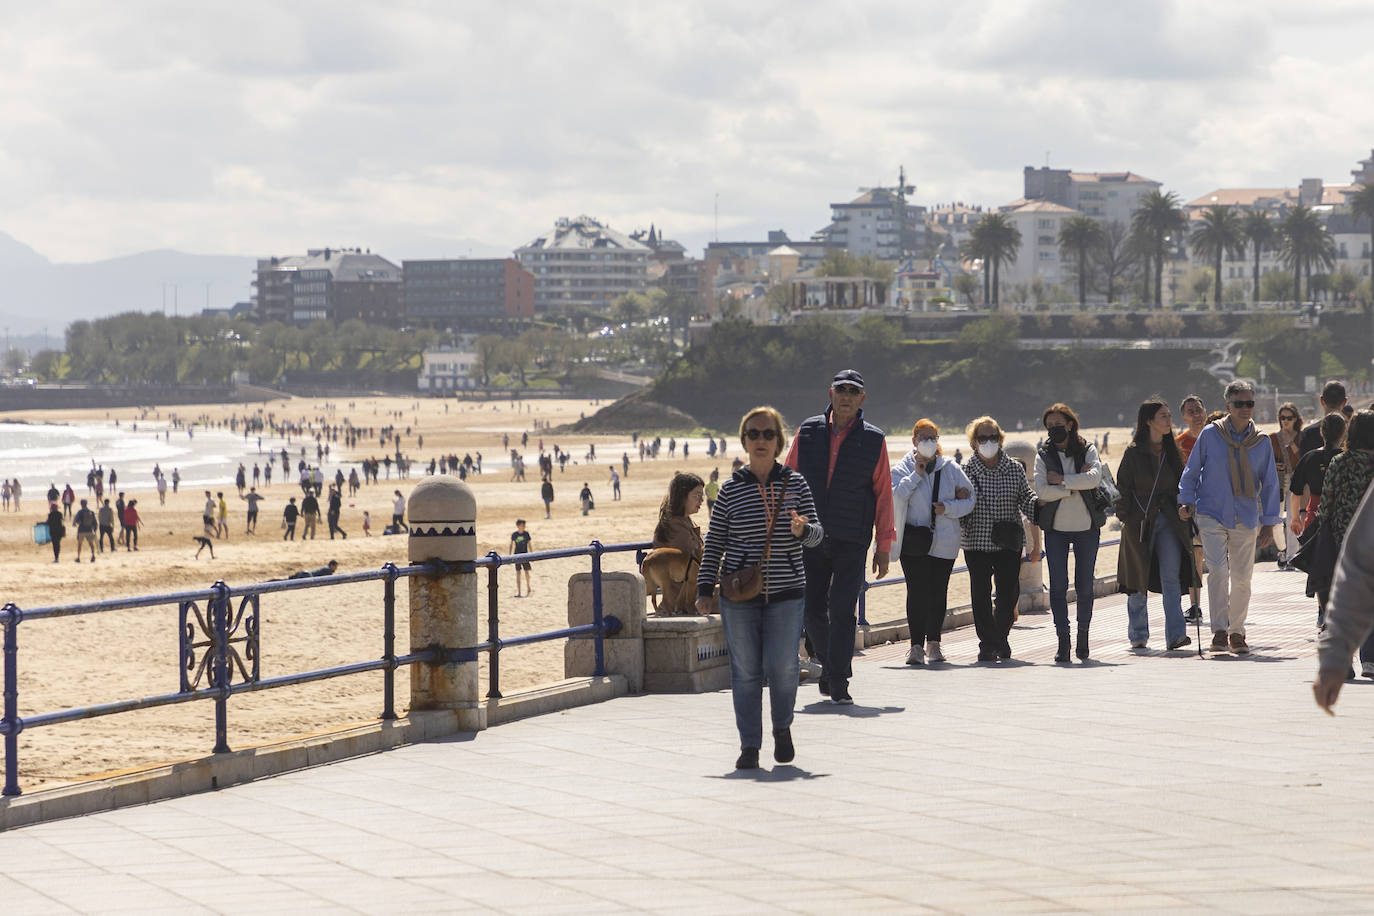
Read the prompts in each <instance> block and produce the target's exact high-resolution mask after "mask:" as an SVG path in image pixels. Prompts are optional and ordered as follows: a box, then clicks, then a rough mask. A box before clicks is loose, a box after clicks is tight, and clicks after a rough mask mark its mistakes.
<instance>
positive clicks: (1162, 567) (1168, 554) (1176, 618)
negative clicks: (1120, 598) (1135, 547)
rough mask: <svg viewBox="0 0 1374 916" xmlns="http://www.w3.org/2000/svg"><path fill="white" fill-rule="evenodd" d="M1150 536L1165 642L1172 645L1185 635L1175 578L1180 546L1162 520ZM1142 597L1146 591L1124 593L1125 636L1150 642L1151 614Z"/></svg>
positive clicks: (1168, 526) (1185, 630)
mask: <svg viewBox="0 0 1374 916" xmlns="http://www.w3.org/2000/svg"><path fill="white" fill-rule="evenodd" d="M1151 538H1152V539H1153V541H1154V544H1153V553H1154V559H1155V562H1156V563H1158V564H1159V586H1160V590H1161V591H1162V592H1163V593H1164V642H1165V644H1166V645H1173V644H1174V643H1175V642H1176V641H1178V640H1179V639H1182V638H1183V637H1184V636H1187V635H1188V625H1187V624H1186V623H1184V621H1183V586H1182V585H1181V584H1180V583H1179V581H1178V576H1179V568H1180V566H1181V565H1182V563H1183V545H1181V544H1180V543H1179V542H1178V537H1177V536H1175V535H1174V529H1173V526H1172V525H1170V524H1169V523H1168V521H1167V520H1165V519H1159V520H1157V521H1156V522H1155V525H1154V533H1153V534H1152V535H1151ZM1145 598H1146V593H1145V592H1136V593H1133V594H1130V595H1127V596H1126V619H1127V623H1126V638H1127V639H1129V640H1130V641H1131V642H1132V643H1138V642H1140V643H1143V642H1149V641H1150V615H1149V612H1148V611H1146V609H1145Z"/></svg>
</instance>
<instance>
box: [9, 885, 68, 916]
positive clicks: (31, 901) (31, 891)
mask: <svg viewBox="0 0 1374 916" xmlns="http://www.w3.org/2000/svg"><path fill="white" fill-rule="evenodd" d="M36 883H37V885H38V886H37V887H30V886H29V885H28V884H24V883H23V882H20V881H16V880H15V879H13V878H7V877H5V876H4V875H0V907H3V909H4V911H5V914H6V916H20V914H24V916H27V914H30V913H34V914H38V913H75V912H77V910H75V909H73V908H72V907H70V906H67V905H65V904H62V903H59V902H58V901H57V900H55V899H53V897H52V896H51V895H50V894H48V893H47V892H46V891H44V890H43V887H44V884H45V883H46V882H36Z"/></svg>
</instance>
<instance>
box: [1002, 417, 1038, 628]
mask: <svg viewBox="0 0 1374 916" xmlns="http://www.w3.org/2000/svg"><path fill="white" fill-rule="evenodd" d="M1004 450H1005V451H1006V453H1007V454H1008V455H1010V456H1011V457H1012V458H1015V459H1016V460H1017V461H1020V462H1021V463H1022V464H1024V465H1025V467H1026V482H1027V483H1029V484H1030V485H1031V488H1032V489H1034V488H1035V482H1034V479H1033V478H1034V476H1035V448H1034V446H1031V445H1028V444H1026V443H1025V442H1008V443H1007V444H1006V446H1005V449H1004ZM1024 527H1025V529H1026V554H1025V555H1029V556H1033V557H1035V559H1034V560H1032V561H1031V562H1030V563H1022V564H1021V609H1022V610H1023V611H1024V610H1034V609H1037V607H1044V606H1046V604H1045V602H1046V600H1047V598H1046V597H1045V564H1044V562H1043V561H1042V560H1041V559H1040V552H1041V551H1042V550H1043V549H1044V548H1043V535H1042V534H1041V532H1040V529H1039V528H1037V527H1036V526H1035V525H1033V524H1032V523H1030V522H1029V521H1027V522H1025V524H1024ZM1029 551H1034V553H1029ZM1028 596H1029V600H1028Z"/></svg>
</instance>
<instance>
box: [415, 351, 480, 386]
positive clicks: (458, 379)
mask: <svg viewBox="0 0 1374 916" xmlns="http://www.w3.org/2000/svg"><path fill="white" fill-rule="evenodd" d="M479 362H480V357H479V356H478V355H477V354H476V353H473V352H470V351H467V350H426V351H425V352H424V353H423V354H421V356H420V378H419V380H418V382H417V387H418V388H419V389H420V390H421V391H457V390H461V389H463V388H476V387H477V381H478V380H477V378H476V377H475V376H474V375H473V373H474V372H475V371H476V369H477V366H478V363H479Z"/></svg>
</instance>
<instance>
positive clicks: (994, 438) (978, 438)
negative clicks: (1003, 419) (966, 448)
mask: <svg viewBox="0 0 1374 916" xmlns="http://www.w3.org/2000/svg"><path fill="white" fill-rule="evenodd" d="M973 441H974V442H980V443H981V442H1000V441H1001V439H1000V438H999V437H998V436H974V437H973Z"/></svg>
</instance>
